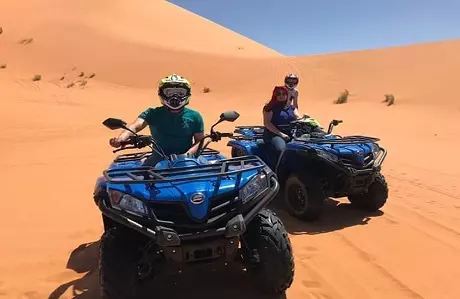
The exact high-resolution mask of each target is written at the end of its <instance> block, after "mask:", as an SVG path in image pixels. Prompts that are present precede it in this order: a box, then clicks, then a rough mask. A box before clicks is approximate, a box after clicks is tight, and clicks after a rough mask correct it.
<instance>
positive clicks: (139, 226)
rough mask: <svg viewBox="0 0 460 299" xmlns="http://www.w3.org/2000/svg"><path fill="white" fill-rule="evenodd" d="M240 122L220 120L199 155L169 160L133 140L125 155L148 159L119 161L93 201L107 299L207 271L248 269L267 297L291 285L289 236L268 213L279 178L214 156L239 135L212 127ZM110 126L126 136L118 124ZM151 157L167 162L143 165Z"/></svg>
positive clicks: (246, 160)
mask: <svg viewBox="0 0 460 299" xmlns="http://www.w3.org/2000/svg"><path fill="white" fill-rule="evenodd" d="M238 117H239V114H238V113H237V112H235V111H228V112H225V113H222V114H221V116H220V120H219V121H218V122H217V123H216V124H214V125H213V126H212V128H211V133H210V134H208V135H206V136H205V139H203V140H201V141H200V144H199V149H198V152H197V153H196V154H195V155H185V154H184V155H164V153H163V151H162V149H161V147H159V146H158V145H157V144H156V143H155V140H153V138H152V137H151V136H142V135H137V134H135V133H134V132H133V133H134V136H133V137H132V138H131V139H130V140H129V141H128V142H126V144H124V146H125V147H124V148H122V149H135V148H142V147H147V146H149V147H150V148H151V150H150V151H147V152H135V153H128V154H124V155H119V156H117V157H116V158H115V160H114V161H113V163H111V165H110V166H109V168H108V169H107V170H105V171H104V172H103V176H101V177H99V178H98V180H97V183H96V187H95V191H94V200H95V203H96V204H97V205H98V207H99V209H100V211H101V212H102V219H103V223H104V234H103V236H102V238H101V245H100V259H99V275H100V288H101V296H102V298H103V299H107V298H111V299H117V298H120V299H121V298H123V299H129V298H138V297H137V296H138V295H139V294H141V293H142V292H143V288H142V285H145V282H147V281H148V279H153V278H156V277H158V276H159V275H166V274H169V273H170V274H174V273H177V272H178V271H179V270H184V269H185V268H186V267H187V266H192V265H198V264H203V263H211V264H214V265H215V264H216V263H217V264H222V265H223V264H229V263H236V264H237V265H242V267H243V268H246V272H247V273H248V274H249V275H251V277H252V278H253V279H254V282H255V283H256V284H257V285H259V286H260V287H261V289H262V290H264V291H266V292H269V293H284V292H285V290H286V289H287V288H289V287H290V286H291V284H292V282H293V277H294V259H293V254H292V247H291V243H290V240H289V237H288V234H287V232H286V229H285V227H284V225H283V224H282V222H281V220H280V219H279V218H278V217H277V216H276V215H275V214H274V213H273V212H271V211H270V210H268V209H265V207H266V205H267V204H268V203H269V202H270V201H271V200H272V199H273V198H274V197H275V196H276V194H277V193H278V190H279V184H278V181H277V179H276V176H275V174H274V173H273V172H272V171H271V169H270V168H269V167H268V166H266V165H265V163H264V162H263V161H262V160H261V159H260V158H259V157H257V156H244V157H238V158H230V159H228V158H226V157H224V156H223V155H221V154H220V153H219V152H218V151H215V150H212V149H209V148H207V146H208V144H209V143H210V142H212V141H219V140H220V139H221V138H222V137H230V136H232V133H220V132H217V131H214V126H216V125H217V124H218V123H220V122H222V121H231V122H233V121H235V120H236V119H237V118H238ZM103 124H104V125H105V126H106V127H108V128H109V129H112V130H114V129H121V128H124V129H127V130H129V129H128V128H127V127H126V123H125V122H124V121H122V120H119V119H114V118H109V119H107V120H105V121H104V123H103ZM205 140H207V142H206V143H205ZM129 145H131V146H129ZM119 150H120V149H117V150H115V151H114V152H116V151H119ZM152 151H156V152H157V153H159V154H160V155H162V157H163V160H162V161H160V162H159V163H158V164H156V165H155V167H151V166H144V165H143V163H144V161H145V159H146V158H148V157H149V156H150V155H151V154H152Z"/></svg>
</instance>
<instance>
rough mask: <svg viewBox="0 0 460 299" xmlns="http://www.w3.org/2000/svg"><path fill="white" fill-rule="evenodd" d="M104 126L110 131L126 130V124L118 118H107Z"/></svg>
mask: <svg viewBox="0 0 460 299" xmlns="http://www.w3.org/2000/svg"><path fill="white" fill-rule="evenodd" d="M102 124H103V125H104V126H106V127H107V128H109V129H110V130H116V129H122V128H126V123H125V122H124V121H122V120H121V119H118V118H107V119H106V120H104V122H103V123H102Z"/></svg>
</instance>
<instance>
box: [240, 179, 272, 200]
mask: <svg viewBox="0 0 460 299" xmlns="http://www.w3.org/2000/svg"><path fill="white" fill-rule="evenodd" d="M267 188H268V180H267V176H266V175H265V173H259V174H258V175H256V176H255V177H253V178H252V179H251V180H250V181H249V182H248V183H247V184H246V186H244V187H243V189H241V190H240V194H239V198H240V199H241V202H242V203H246V202H248V200H250V199H251V198H252V197H253V196H254V195H256V194H258V193H260V192H262V191H264V190H265V189H267Z"/></svg>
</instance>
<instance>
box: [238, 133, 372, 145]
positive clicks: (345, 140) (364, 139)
mask: <svg viewBox="0 0 460 299" xmlns="http://www.w3.org/2000/svg"><path fill="white" fill-rule="evenodd" d="M230 138H231V139H234V140H248V141H257V140H260V139H263V135H262V134H260V135H259V134H255V135H253V136H246V135H234V136H232V137H230ZM293 140H294V141H297V142H303V143H311V144H357V143H373V142H378V141H380V139H379V138H376V137H368V136H345V137H342V138H337V139H328V138H310V139H301V138H294V139H293Z"/></svg>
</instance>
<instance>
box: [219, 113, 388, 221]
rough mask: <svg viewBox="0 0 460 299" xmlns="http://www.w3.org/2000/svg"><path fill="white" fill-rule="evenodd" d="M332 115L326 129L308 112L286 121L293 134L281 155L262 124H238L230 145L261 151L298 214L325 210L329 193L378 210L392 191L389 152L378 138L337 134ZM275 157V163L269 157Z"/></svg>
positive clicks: (235, 153)
mask: <svg viewBox="0 0 460 299" xmlns="http://www.w3.org/2000/svg"><path fill="white" fill-rule="evenodd" d="M340 123H342V121H341V120H333V121H331V123H330V124H329V128H328V131H327V132H325V131H324V130H323V128H322V127H321V125H320V124H319V122H318V121H316V120H315V119H313V118H310V117H309V116H308V115H306V116H304V117H303V118H302V119H299V120H295V121H292V122H291V123H290V124H289V125H286V126H282V127H281V130H282V131H283V132H284V133H286V134H287V135H288V136H290V138H291V140H290V141H289V142H288V143H287V145H286V150H285V151H284V153H282V154H281V155H280V157H279V159H278V161H270V158H269V157H270V155H269V153H270V152H269V151H270V150H272V149H271V146H269V145H267V144H265V143H264V140H263V131H264V127H263V126H238V127H236V129H235V131H234V133H238V135H235V136H233V137H231V138H232V139H233V140H231V141H230V142H229V143H228V145H229V146H230V147H231V148H232V157H241V156H246V155H256V156H258V157H260V158H261V159H262V160H263V161H265V162H266V163H267V164H268V165H273V166H271V168H272V169H273V170H274V171H275V173H276V174H277V178H278V180H279V183H280V186H281V187H280V189H281V190H282V192H280V193H281V194H282V195H283V197H284V200H285V203H286V206H287V208H288V211H289V213H290V214H291V215H293V216H294V217H297V218H299V219H302V220H307V221H313V220H316V219H318V218H319V217H320V216H321V214H322V212H323V205H324V202H325V200H326V199H327V198H328V197H335V198H339V197H348V200H349V201H350V202H351V204H352V205H353V206H355V207H357V208H359V209H362V210H365V211H369V212H374V211H377V210H379V209H380V208H381V207H382V206H383V205H384V204H385V203H386V200H387V197H388V187H387V183H386V181H385V178H384V176H383V175H382V174H381V173H380V170H381V165H382V163H383V161H384V159H385V157H386V155H387V151H386V149H385V148H383V147H380V146H379V145H378V143H377V142H378V141H379V139H378V138H374V137H367V136H345V137H342V136H340V135H334V134H332V130H333V128H334V126H337V125H338V124H340ZM270 162H275V163H270Z"/></svg>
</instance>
